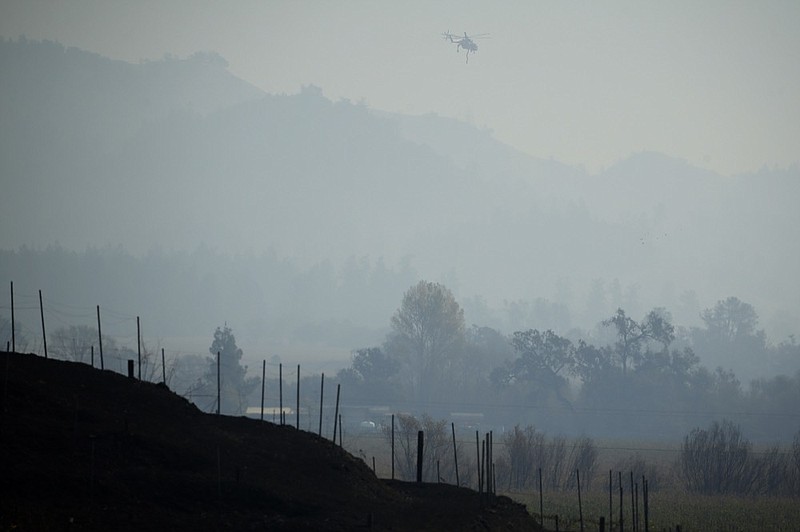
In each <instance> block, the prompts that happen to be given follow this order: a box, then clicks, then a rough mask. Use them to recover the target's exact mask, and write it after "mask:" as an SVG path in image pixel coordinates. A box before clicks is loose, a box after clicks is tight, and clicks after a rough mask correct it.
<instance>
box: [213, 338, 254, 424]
mask: <svg viewBox="0 0 800 532" xmlns="http://www.w3.org/2000/svg"><path fill="white" fill-rule="evenodd" d="M208 351H209V353H211V355H212V357H211V358H209V359H207V364H208V366H207V370H206V373H205V375H203V378H202V381H201V382H200V383H199V388H200V389H199V390H198V392H199V393H201V394H202V395H205V396H211V397H214V404H215V405H216V396H217V353H219V377H220V395H221V401H220V402H221V405H216V406H221V408H220V412H221V413H225V414H234V415H241V414H242V413H244V411H245V409H246V406H247V396H248V395H250V393H251V392H252V391H253V390H255V388H256V387H257V386H258V384H259V379H258V378H257V377H251V378H248V377H247V366H242V365H241V361H242V355H243V352H242V350H241V349H239V347H237V345H236V337H235V336H234V334H233V330H232V329H231V328H230V327H228V326H227V325H225V326H224V327H223V328H219V327H217V330H216V331H214V340H213V341H212V342H211V347H209V348H208Z"/></svg>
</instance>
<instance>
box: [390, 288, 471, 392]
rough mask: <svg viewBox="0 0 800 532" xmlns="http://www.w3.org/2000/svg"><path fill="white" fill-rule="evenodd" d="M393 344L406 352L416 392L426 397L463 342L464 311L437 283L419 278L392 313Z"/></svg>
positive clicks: (451, 294) (441, 377) (453, 361)
mask: <svg viewBox="0 0 800 532" xmlns="http://www.w3.org/2000/svg"><path fill="white" fill-rule="evenodd" d="M391 324H392V329H393V330H394V332H395V333H396V336H395V340H396V341H397V342H396V344H394V345H396V346H398V348H399V349H400V350H402V351H404V354H405V355H406V360H407V361H408V364H409V368H410V380H411V385H412V389H413V390H414V392H415V395H416V396H417V397H418V398H420V399H422V400H429V399H431V397H432V395H433V389H432V388H433V386H434V384H436V383H442V382H444V381H445V379H446V375H447V372H448V370H449V369H450V367H451V366H452V365H453V364H454V363H455V359H456V355H457V354H458V352H459V348H460V347H461V346H462V345H463V342H464V311H463V310H462V309H461V307H460V306H459V304H458V303H457V302H456V300H455V297H453V293H452V292H450V290H448V289H447V288H445V287H444V286H443V285H441V284H439V283H430V282H427V281H420V282H419V283H417V284H416V285H414V286H412V287H411V288H409V289H408V291H407V292H406V293H405V295H404V296H403V301H402V303H401V305H400V308H399V309H398V310H397V312H396V313H395V314H394V316H392V319H391Z"/></svg>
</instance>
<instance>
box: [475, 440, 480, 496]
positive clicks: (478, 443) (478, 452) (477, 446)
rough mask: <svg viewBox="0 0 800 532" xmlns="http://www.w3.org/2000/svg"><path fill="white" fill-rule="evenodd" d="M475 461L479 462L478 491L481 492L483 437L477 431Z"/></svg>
mask: <svg viewBox="0 0 800 532" xmlns="http://www.w3.org/2000/svg"><path fill="white" fill-rule="evenodd" d="M475 463H476V464H478V493H480V492H481V437H480V436H479V435H478V431H477V430H476V431H475Z"/></svg>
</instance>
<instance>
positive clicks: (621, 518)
mask: <svg viewBox="0 0 800 532" xmlns="http://www.w3.org/2000/svg"><path fill="white" fill-rule="evenodd" d="M618 473H619V532H625V518H624V516H623V513H622V471H618Z"/></svg>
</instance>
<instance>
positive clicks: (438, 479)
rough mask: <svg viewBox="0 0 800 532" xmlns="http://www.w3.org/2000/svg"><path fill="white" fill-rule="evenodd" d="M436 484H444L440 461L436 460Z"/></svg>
mask: <svg viewBox="0 0 800 532" xmlns="http://www.w3.org/2000/svg"><path fill="white" fill-rule="evenodd" d="M436 483H437V484H441V483H442V474H441V473H440V472H439V460H436Z"/></svg>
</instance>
